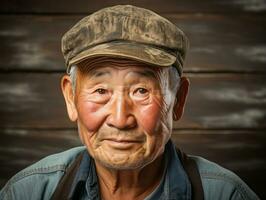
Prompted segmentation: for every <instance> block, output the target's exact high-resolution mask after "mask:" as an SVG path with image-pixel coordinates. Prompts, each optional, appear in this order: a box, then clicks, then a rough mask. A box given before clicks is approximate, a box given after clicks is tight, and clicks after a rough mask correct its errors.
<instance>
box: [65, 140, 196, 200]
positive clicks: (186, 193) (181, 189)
mask: <svg viewBox="0 0 266 200" xmlns="http://www.w3.org/2000/svg"><path fill="white" fill-rule="evenodd" d="M164 162H165V170H164V175H163V178H162V180H161V181H160V183H159V186H158V187H157V188H155V190H154V191H153V192H152V193H151V194H150V195H148V197H146V198H145V200H165V199H178V200H190V199H191V185H190V182H189V179H188V177H187V174H186V172H185V170H184V169H183V167H182V165H181V162H180V160H179V158H178V155H177V153H176V149H175V146H174V145H173V144H172V142H168V143H167V145H166V148H165V152H164ZM80 194H81V195H80ZM68 199H88V200H100V195H99V188H98V180H97V175H96V170H95V165H94V161H93V159H92V158H91V157H90V156H89V154H88V153H87V152H85V153H84V154H83V158H82V161H81V164H80V166H79V169H78V171H77V174H76V176H75V178H74V181H73V184H72V187H71V190H70V192H69V195H68Z"/></svg>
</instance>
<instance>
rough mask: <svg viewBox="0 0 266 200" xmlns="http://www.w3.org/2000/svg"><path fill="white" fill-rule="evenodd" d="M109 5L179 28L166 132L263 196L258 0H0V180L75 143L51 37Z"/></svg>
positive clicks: (265, 52) (263, 58) (263, 7)
mask: <svg viewBox="0 0 266 200" xmlns="http://www.w3.org/2000/svg"><path fill="white" fill-rule="evenodd" d="M115 4H133V5H137V6H142V7H146V8H149V9H152V10H154V11H156V12H158V13H160V14H162V15H163V16H165V17H167V18H168V19H170V20H171V21H173V22H174V23H176V24H177V25H178V26H180V27H181V28H182V29H183V30H184V31H185V33H187V35H188V37H189V39H190V46H191V47H190V51H189V54H188V56H187V62H186V65H185V74H186V75H187V76H188V77H189V78H190V80H191V91H190V95H189V99H188V103H187V109H186V112H185V116H184V118H183V119H182V120H181V121H180V122H179V123H177V124H175V128H174V134H173V137H172V138H173V140H174V141H175V143H176V144H178V145H179V146H180V147H181V148H182V149H183V150H185V151H186V152H188V153H191V154H196V155H201V156H204V157H205V158H208V159H210V160H213V161H216V162H217V163H219V164H221V165H222V166H225V167H227V168H229V169H231V170H233V171H234V172H235V173H237V174H238V175H239V176H240V177H241V178H242V179H244V180H245V181H246V182H247V184H248V185H249V186H250V187H251V188H252V189H253V190H254V191H255V192H256V193H257V194H258V195H259V196H260V197H261V198H262V199H265V198H266V191H265V183H264V181H265V178H266V176H265V175H266V156H265V150H266V146H265V145H266V133H265V130H266V85H265V83H266V1H264V0H258V1H252V0H216V1H214V0H202V1H197V0H180V1H177V0H147V1H144V0H134V1H122V0H111V1H110V0H108V1H107V0H105V1H104V0H101V1H99V0H86V1H85V0H75V1H71V0H58V1H54V0H46V1H34V0H24V1H22V0H2V1H1V7H0V14H1V15H0V42H1V45H0V55H1V62H0V103H1V106H0V187H2V186H3V185H4V183H5V182H6V181H7V180H8V179H9V178H10V177H11V176H12V175H14V174H15V173H16V172H17V171H18V170H20V169H22V168H24V167H25V166H27V165H29V164H31V163H33V162H35V161H37V160H39V159H40V158H42V157H44V156H46V155H48V154H51V153H55V152H60V151H62V150H65V149H68V148H70V147H73V146H77V145H79V144H80V143H79V140H78V138H77V131H76V129H75V125H74V124H71V123H70V122H69V121H68V118H67V115H66V110H65V106H64V102H63V97H62V95H61V92H60V88H59V79H60V77H61V76H62V74H63V73H64V70H65V67H64V62H63V58H62V56H61V53H60V38H61V36H62V34H63V33H64V32H65V31H66V30H68V29H69V28H70V27H71V26H72V25H73V24H74V23H76V22H77V21H78V20H79V19H80V18H82V17H83V16H85V15H86V14H89V13H92V12H93V11H96V10H97V9H100V8H102V7H105V6H109V5H115Z"/></svg>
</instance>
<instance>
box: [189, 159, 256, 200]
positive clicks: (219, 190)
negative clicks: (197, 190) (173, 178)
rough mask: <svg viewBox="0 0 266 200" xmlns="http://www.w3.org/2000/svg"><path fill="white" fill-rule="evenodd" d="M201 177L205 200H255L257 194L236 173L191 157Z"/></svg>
mask: <svg viewBox="0 0 266 200" xmlns="http://www.w3.org/2000/svg"><path fill="white" fill-rule="evenodd" d="M189 157H190V158H192V159H193V160H194V161H195V162H196V164H197V166H198V170H199V173H200V176H201V181H202V186H203V190H204V197H205V199H206V200H207V199H232V200H240V199H241V200H255V199H259V198H258V197H257V196H256V194H255V193H254V192H253V191H252V190H251V189H250V188H249V187H248V186H247V184H246V183H244V182H243V181H242V180H241V179H240V178H239V177H238V176H237V175H236V174H235V173H233V172H231V171H229V170H227V169H225V168H223V167H221V166H220V165H218V164H216V163H214V162H211V161H208V160H206V159H204V158H202V157H199V156H189Z"/></svg>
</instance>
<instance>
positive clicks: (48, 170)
mask: <svg viewBox="0 0 266 200" xmlns="http://www.w3.org/2000/svg"><path fill="white" fill-rule="evenodd" d="M84 150H85V147H76V148H72V149H69V150H67V151H64V152H61V153H57V154H53V155H50V156H47V157H45V158H44V159H42V160H40V161H38V162H36V163H35V164H33V165H31V166H29V167H27V168H25V169H24V170H22V171H20V172H19V173H17V174H16V175H15V176H13V177H12V178H11V179H10V180H9V181H8V182H7V183H6V185H5V186H4V188H3V189H2V190H1V191H0V199H49V197H50V196H51V195H52V193H53V191H54V190H55V188H56V186H57V184H58V182H59V181H60V179H61V177H62V176H63V174H64V172H65V171H66V169H67V167H68V166H69V164H70V163H72V161H73V160H74V159H75V158H76V156H77V155H78V154H79V153H81V152H83V151H84Z"/></svg>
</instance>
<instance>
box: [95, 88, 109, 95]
mask: <svg viewBox="0 0 266 200" xmlns="http://www.w3.org/2000/svg"><path fill="white" fill-rule="evenodd" d="M95 92H97V93H98V94H106V93H107V90H106V89H103V88H99V89H97V90H95Z"/></svg>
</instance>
